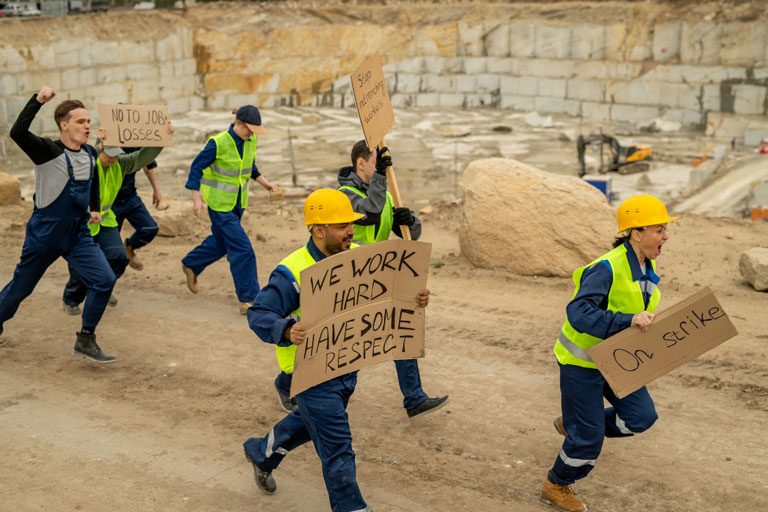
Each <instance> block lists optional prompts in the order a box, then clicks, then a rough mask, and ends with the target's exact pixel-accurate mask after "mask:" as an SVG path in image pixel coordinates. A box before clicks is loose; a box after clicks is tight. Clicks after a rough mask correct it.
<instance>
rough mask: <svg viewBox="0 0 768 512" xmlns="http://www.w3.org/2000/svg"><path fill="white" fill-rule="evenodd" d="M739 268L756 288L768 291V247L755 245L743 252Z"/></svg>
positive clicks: (742, 274)
mask: <svg viewBox="0 0 768 512" xmlns="http://www.w3.org/2000/svg"><path fill="white" fill-rule="evenodd" d="M739 270H740V271H741V276H742V277H743V278H744V279H746V281H747V282H748V283H749V284H751V285H752V287H753V288H754V289H755V290H757V291H760V292H765V291H768V248H767V247H753V248H752V249H750V250H748V251H744V252H743V253H741V258H740V259H739Z"/></svg>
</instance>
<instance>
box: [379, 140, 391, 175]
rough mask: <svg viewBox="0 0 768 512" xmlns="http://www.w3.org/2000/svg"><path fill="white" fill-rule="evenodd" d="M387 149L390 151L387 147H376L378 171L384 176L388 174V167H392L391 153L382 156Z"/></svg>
mask: <svg viewBox="0 0 768 512" xmlns="http://www.w3.org/2000/svg"><path fill="white" fill-rule="evenodd" d="M387 151H389V148H387V147H383V148H376V173H377V174H381V175H382V176H386V175H387V167H392V157H391V156H389V155H387V156H381V155H383V154H384V153H386V152H387Z"/></svg>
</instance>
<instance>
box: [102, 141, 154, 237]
mask: <svg viewBox="0 0 768 512" xmlns="http://www.w3.org/2000/svg"><path fill="white" fill-rule="evenodd" d="M123 149H124V150H125V151H126V152H131V151H133V150H138V149H139V148H123ZM153 164H154V166H155V167H156V166H157V164H155V163H154V162H152V163H151V164H150V165H148V166H147V168H149V169H153V168H154V167H153ZM112 213H114V214H115V217H116V220H117V230H118V231H120V230H121V229H122V228H123V221H125V220H127V221H128V222H129V223H130V224H131V226H133V229H134V232H133V234H132V235H131V236H130V237H129V238H127V239H126V240H125V243H126V245H130V246H131V248H133V249H134V250H135V249H141V248H142V247H144V246H145V245H147V244H148V243H149V242H151V241H152V240H154V238H155V237H156V236H157V233H158V231H159V230H160V228H159V227H158V226H157V222H155V219H153V218H152V215H150V213H149V211H148V210H147V207H146V206H144V202H143V201H142V200H141V198H140V197H139V195H138V194H137V193H136V174H133V173H132V174H127V175H125V177H124V178H123V185H122V186H121V187H120V192H118V193H117V198H116V199H115V202H114V204H113V205H112Z"/></svg>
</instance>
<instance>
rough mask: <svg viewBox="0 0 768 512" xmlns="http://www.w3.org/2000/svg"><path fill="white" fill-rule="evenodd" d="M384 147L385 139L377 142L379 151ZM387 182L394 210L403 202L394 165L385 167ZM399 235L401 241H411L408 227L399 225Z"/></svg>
mask: <svg viewBox="0 0 768 512" xmlns="http://www.w3.org/2000/svg"><path fill="white" fill-rule="evenodd" d="M386 145H387V143H386V141H385V139H381V142H379V149H381V148H383V147H385V146H386ZM385 155H386V153H385ZM382 156H384V155H382ZM387 182H388V183H389V190H390V192H391V193H392V201H393V202H394V203H395V208H401V207H402V206H403V200H402V199H401V198H400V189H399V188H397V179H396V178H395V166H394V165H390V166H389V167H387ZM400 233H402V235H403V240H410V239H411V228H410V227H409V226H405V225H400Z"/></svg>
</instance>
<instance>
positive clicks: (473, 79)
mask: <svg viewBox="0 0 768 512" xmlns="http://www.w3.org/2000/svg"><path fill="white" fill-rule="evenodd" d="M454 80H455V82H456V92H477V76H475V75H456V76H455V77H454Z"/></svg>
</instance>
